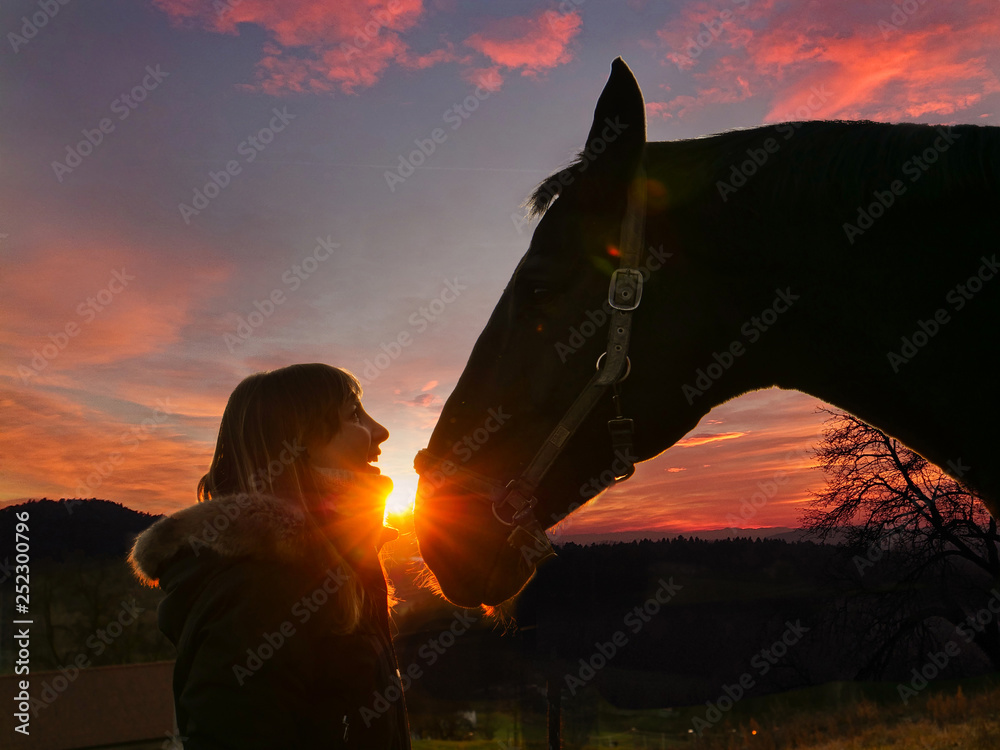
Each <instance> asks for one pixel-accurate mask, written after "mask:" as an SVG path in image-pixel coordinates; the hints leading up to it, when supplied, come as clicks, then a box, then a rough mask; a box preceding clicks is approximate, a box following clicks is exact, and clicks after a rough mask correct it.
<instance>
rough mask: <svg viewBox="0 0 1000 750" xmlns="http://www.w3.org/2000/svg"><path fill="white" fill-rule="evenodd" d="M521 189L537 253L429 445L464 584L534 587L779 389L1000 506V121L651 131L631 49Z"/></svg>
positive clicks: (428, 531)
mask: <svg viewBox="0 0 1000 750" xmlns="http://www.w3.org/2000/svg"><path fill="white" fill-rule="evenodd" d="M526 205H527V207H528V209H529V215H532V216H535V217H540V218H539V222H538V224H537V226H536V228H535V230H534V233H533V235H532V237H531V242H530V244H529V247H528V250H527V252H526V254H525V255H524V256H523V257H522V258H521V260H520V262H519V263H518V264H517V267H516V269H515V271H514V273H513V276H512V277H511V279H510V281H509V283H508V284H507V286H506V288H505V289H504V291H503V293H502V295H501V297H500V300H499V302H498V303H497V305H496V308H495V309H494V311H493V313H492V315H491V316H490V318H489V321H488V323H487V324H486V327H485V329H484V330H483V331H482V333H481V335H480V336H479V339H478V341H477V342H476V344H475V346H474V348H473V350H472V353H471V355H470V357H469V360H468V363H467V365H466V367H465V370H464V371H463V373H462V374H461V376H460V378H459V380H458V382H457V384H456V386H455V389H454V391H453V392H452V394H451V395H450V396H449V398H448V399H447V401H446V403H445V405H444V408H443V410H442V412H441V416H440V418H439V419H438V422H437V424H436V426H435V427H434V430H433V432H432V434H431V437H430V440H429V442H428V447H427V448H426V449H424V450H422V451H420V452H419V453H418V454H417V457H416V459H415V462H414V465H415V468H416V470H417V472H418V474H419V475H420V479H419V483H418V490H417V499H416V503H415V509H414V526H415V531H416V535H417V540H418V543H419V547H420V552H421V555H422V556H423V558H424V561H425V562H426V564H427V566H428V568H429V569H430V571H431V572H432V573H433V575H434V577H435V578H436V581H437V584H438V586H439V588H440V591H441V593H442V594H443V595H444V596H445V597H446V598H448V599H449V600H451V601H452V602H453V603H455V604H458V605H462V606H467V607H476V606H483V605H485V606H494V605H498V604H500V603H502V602H504V601H506V600H508V599H510V598H512V597H513V596H515V595H516V594H517V593H518V592H519V591H520V590H521V589H522V588H523V586H524V585H525V584H526V582H527V581H528V580H529V578H530V577H531V576H532V575H533V572H534V570H535V568H536V566H537V565H538V564H539V563H540V562H542V561H543V560H545V559H547V558H548V557H549V556H551V555H552V554H553V550H552V548H551V547H550V545H549V543H548V540H547V539H546V537H545V533H544V529H545V528H548V527H549V526H551V525H553V524H555V523H556V522H558V521H559V520H561V519H562V518H563V517H565V516H566V515H567V514H569V513H571V512H572V511H573V510H574V509H576V508H578V507H580V506H581V505H582V504H583V503H585V502H587V501H588V500H589V499H591V498H592V497H594V496H596V495H597V494H598V493H599V492H601V491H603V490H604V489H605V488H607V487H609V486H611V485H613V484H615V483H617V482H620V481H624V480H625V479H627V478H628V477H629V476H630V475H631V473H632V471H634V464H635V462H637V461H645V460H648V459H650V458H652V457H654V456H656V455H658V454H660V453H662V452H663V451H665V450H666V449H667V448H669V447H670V446H672V445H673V444H674V443H676V442H677V441H678V440H680V439H681V438H682V437H684V435H685V434H686V433H688V432H689V431H690V430H692V429H693V428H694V427H695V426H696V425H697V424H698V422H699V420H700V419H701V418H702V417H703V416H705V415H706V414H707V413H708V412H709V411H710V410H711V409H712V408H713V407H715V406H717V405H719V404H722V403H724V402H726V401H728V400H729V399H732V398H735V397H737V396H739V395H741V394H745V393H748V392H750V391H754V390H757V389H763V388H770V387H773V386H777V387H779V388H783V389H794V390H798V391H802V392H804V393H807V394H811V395H813V396H815V397H817V398H819V399H821V400H823V401H825V402H827V403H829V404H832V405H834V406H836V407H838V408H840V409H843V410H846V411H848V412H850V413H851V414H854V415H856V416H858V417H860V418H861V419H863V420H864V421H865V422H867V423H869V424H871V425H873V426H875V427H877V428H878V429H880V430H882V431H884V432H886V433H888V434H890V435H892V436H894V437H895V438H897V439H898V440H900V441H901V442H902V443H904V444H905V445H906V446H908V447H909V448H911V449H913V450H915V451H917V452H918V453H920V454H921V455H923V456H924V457H925V458H927V459H928V460H929V461H931V462H933V463H935V464H938V465H939V466H941V467H942V468H943V469H945V471H947V472H949V473H950V474H951V475H952V476H954V477H956V478H957V479H960V480H961V481H962V482H963V483H965V485H966V486H967V487H969V488H970V489H972V490H973V491H975V492H976V493H977V494H978V495H979V496H980V497H982V498H983V500H984V502H985V503H986V505H987V506H988V508H989V510H990V511H991V513H992V514H993V515H994V516H997V514H998V511H1000V472H998V469H997V462H996V460H995V455H996V452H997V443H998V441H997V438H996V432H995V431H996V426H997V423H998V420H1000V412H998V403H1000V401H998V398H997V391H996V382H995V375H994V376H990V375H989V373H990V372H991V371H992V372H994V373H995V372H996V371H997V370H998V368H997V364H998V353H997V328H996V321H997V320H998V318H1000V280H998V279H996V278H995V277H996V276H997V275H998V270H1000V266H998V263H997V253H996V250H997V238H998V237H1000V128H996V127H986V126H975V125H955V126H947V127H945V126H931V125H922V124H887V123H877V122H869V121H861V122H846V121H811V122H783V123H778V124H775V125H769V126H764V127H754V128H748V129H738V130H732V131H728V132H724V133H721V134H717V135H712V136H707V137H700V138H693V139H689V140H679V141H661V142H649V143H647V142H646V119H645V105H644V102H643V97H642V92H641V90H640V88H639V85H638V83H637V82H636V79H635V77H634V76H633V75H632V72H631V71H630V70H629V68H628V66H627V65H626V64H625V62H624V61H623V60H621V58H618V59H616V60H615V61H614V62H613V63H612V69H611V74H610V77H609V79H608V81H607V83H606V85H605V87H604V90H603V92H602V93H601V95H600V97H599V99H598V102H597V106H596V109H595V112H594V119H593V123H592V125H591V129H590V133H589V135H588V137H587V141H586V144H585V146H584V149H583V150H582V151H581V152H580V154H579V155H578V156H577V158H576V159H575V160H574V161H573V162H572V163H571V164H569V165H568V166H566V167H564V168H562V169H559V170H558V171H556V172H555V173H554V174H552V175H551V176H550V177H549V178H547V179H546V180H544V181H543V182H542V183H541V185H539V187H538V188H537V189H536V190H535V192H534V193H533V194H532V195H531V197H530V198H529V199H528V201H527V203H526ZM588 322H589V325H588ZM585 332H586V335H585ZM609 432H610V435H609Z"/></svg>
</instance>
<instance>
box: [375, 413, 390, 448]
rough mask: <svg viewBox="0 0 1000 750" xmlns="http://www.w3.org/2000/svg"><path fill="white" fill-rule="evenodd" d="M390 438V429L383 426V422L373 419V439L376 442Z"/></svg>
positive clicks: (382, 441)
mask: <svg viewBox="0 0 1000 750" xmlns="http://www.w3.org/2000/svg"><path fill="white" fill-rule="evenodd" d="M388 438H389V431H388V430H387V429H386V428H385V427H383V426H382V425H381V424H379V423H378V422H376V421H375V420H374V419H373V420H372V441H373V442H375V443H384V442H385V441H386V440H388Z"/></svg>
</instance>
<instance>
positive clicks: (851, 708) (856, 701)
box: [413, 675, 1000, 750]
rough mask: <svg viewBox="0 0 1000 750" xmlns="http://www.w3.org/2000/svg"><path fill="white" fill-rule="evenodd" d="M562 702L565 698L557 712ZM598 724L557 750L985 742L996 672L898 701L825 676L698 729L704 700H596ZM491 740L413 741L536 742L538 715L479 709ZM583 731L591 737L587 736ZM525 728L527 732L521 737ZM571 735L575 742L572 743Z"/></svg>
mask: <svg viewBox="0 0 1000 750" xmlns="http://www.w3.org/2000/svg"><path fill="white" fill-rule="evenodd" d="M568 708H569V707H568V706H565V705H564V709H563V710H564V711H567V709H568ZM595 708H596V724H595V725H594V726H592V728H590V730H589V731H586V732H583V733H581V732H580V731H579V730H577V732H576V737H574V738H571V737H570V736H568V735H570V734H572V733H573V732H572V728H571V727H566V726H565V722H564V727H565V729H567V730H570V731H566V732H564V736H563V747H564V748H579V749H580V750H597V749H598V748H615V747H617V748H623V749H625V748H645V749H648V750H658V749H659V750H667V749H669V748H682V747H683V748H691V750H742V749H743V748H747V750H758V749H759V750H784V749H785V748H788V749H792V748H795V749H797V750H881V749H882V748H892V750H944V749H945V748H948V749H953V748H959V749H960V750H993V749H994V748H997V747H1000V676H997V675H993V676H991V677H988V678H980V679H975V680H963V681H962V682H961V684H959V683H956V682H951V683H949V682H942V683H940V684H934V685H932V686H930V687H928V688H927V689H926V690H924V691H923V692H922V693H921V694H920V695H918V696H917V697H915V698H912V699H910V700H909V702H908V703H907V704H904V703H903V702H902V701H901V700H900V698H899V696H898V694H897V691H896V686H895V684H886V683H864V684H862V683H832V684H829V685H823V686H820V687H817V688H809V689H804V690H797V691H793V692H790V693H783V694H780V695H772V696H767V697H764V698H757V699H747V700H744V701H741V702H739V703H737V704H736V705H735V706H734V707H733V708H732V709H731V710H730V711H729V712H727V713H726V714H725V715H724V717H723V718H722V720H721V721H719V722H718V723H717V724H715V725H713V726H712V727H711V728H709V729H705V730H704V732H703V733H702V735H701V736H700V737H699V736H697V734H696V733H695V731H694V730H693V729H692V726H693V723H692V722H693V719H694V718H695V717H704V716H705V711H706V707H705V706H702V707H701V708H698V707H694V708H690V707H688V708H681V709H661V710H653V711H622V710H617V709H615V708H613V707H611V706H609V705H608V704H606V703H604V702H603V701H598V702H597V703H596V705H595ZM479 716H480V717H482V718H483V719H486V720H487V722H488V723H489V724H490V725H491V733H492V734H493V739H487V738H485V737H482V736H481V735H482V730H479V731H477V735H480V736H479V737H478V738H476V739H470V740H469V741H465V742H454V741H453V742H445V741H441V740H416V741H414V743H413V747H414V750H514V748H523V749H524V750H536V749H537V750H544V749H545V747H546V745H545V742H544V733H545V727H544V717H541V716H536V717H523V721H522V723H521V725H520V726H519V727H515V725H514V723H513V720H512V717H510V716H507V715H501V714H492V715H491V714H488V713H485V712H480V713H479ZM585 735H589V736H585ZM525 736H527V737H529V738H532V739H528V740H525V739H524V737H525ZM574 739H575V742H574V741H573V740H574Z"/></svg>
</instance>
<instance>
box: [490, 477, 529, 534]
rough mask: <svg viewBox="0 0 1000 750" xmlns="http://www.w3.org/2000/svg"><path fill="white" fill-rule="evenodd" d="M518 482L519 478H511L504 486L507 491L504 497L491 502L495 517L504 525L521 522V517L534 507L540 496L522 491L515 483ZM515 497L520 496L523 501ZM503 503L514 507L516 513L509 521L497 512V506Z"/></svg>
mask: <svg viewBox="0 0 1000 750" xmlns="http://www.w3.org/2000/svg"><path fill="white" fill-rule="evenodd" d="M517 483H518V480H516V479H511V480H510V481H509V482H507V486H506V487H505V488H504V490H505V491H504V494H503V497H501V498H500V499H498V500H495V501H494V502H493V503H492V504H491V507H492V508H493V517H494V518H496V519H497V520H498V521H499V522H500V523H502V524H503V525H504V526H514V525H516V524H519V523H520V521H521V519H522V518H523V517H524V516H525V515H527V514H528V513H530V512H531V510H532V508H534V507H535V504H536V503H537V502H538V498H536V497H535V496H534V495H527V494H525V493H523V492H521V490H519V489H515V488H514V485H516V484H517ZM513 498H520V499H521V502H520V503H518V502H517V501H516V500H514V499H513ZM502 505H509V506H510V507H511V508H513V509H514V513H513V514H512V515H511V517H510V520H509V521H508V520H507V519H505V518H503V516H501V515H500V514H499V513H498V512H497V508H499V507H500V506H502Z"/></svg>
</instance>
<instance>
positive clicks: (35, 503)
mask: <svg viewBox="0 0 1000 750" xmlns="http://www.w3.org/2000/svg"><path fill="white" fill-rule="evenodd" d="M25 510H26V511H28V513H29V514H30V516H29V519H28V539H29V543H30V545H31V557H32V559H33V560H45V559H48V560H65V559H68V558H71V557H77V556H80V555H82V556H85V557H91V558H109V557H124V556H125V555H126V554H127V553H128V550H129V549H130V548H131V546H132V540H133V539H134V538H135V536H136V535H137V534H139V533H140V532H142V531H144V530H145V529H147V528H148V527H149V526H150V525H152V524H153V522H154V521H156V520H157V519H158V518H161V516H154V515H151V514H149V513H141V512H140V511H137V510H132V509H131V508H126V507H125V506H124V505H122V504H121V503H114V502H111V501H110V500H98V499H96V498H93V499H90V500H67V499H61V500H49V499H46V498H42V499H41V500H28V501H27V502H24V503H20V504H18V505H8V506H6V507H5V508H0V529H3V530H4V533H3V535H2V537H0V560H13V559H14V549H15V548H14V545H15V543H16V539H15V535H14V529H15V527H16V524H17V518H16V516H15V514H16V513H18V512H20V511H25Z"/></svg>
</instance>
